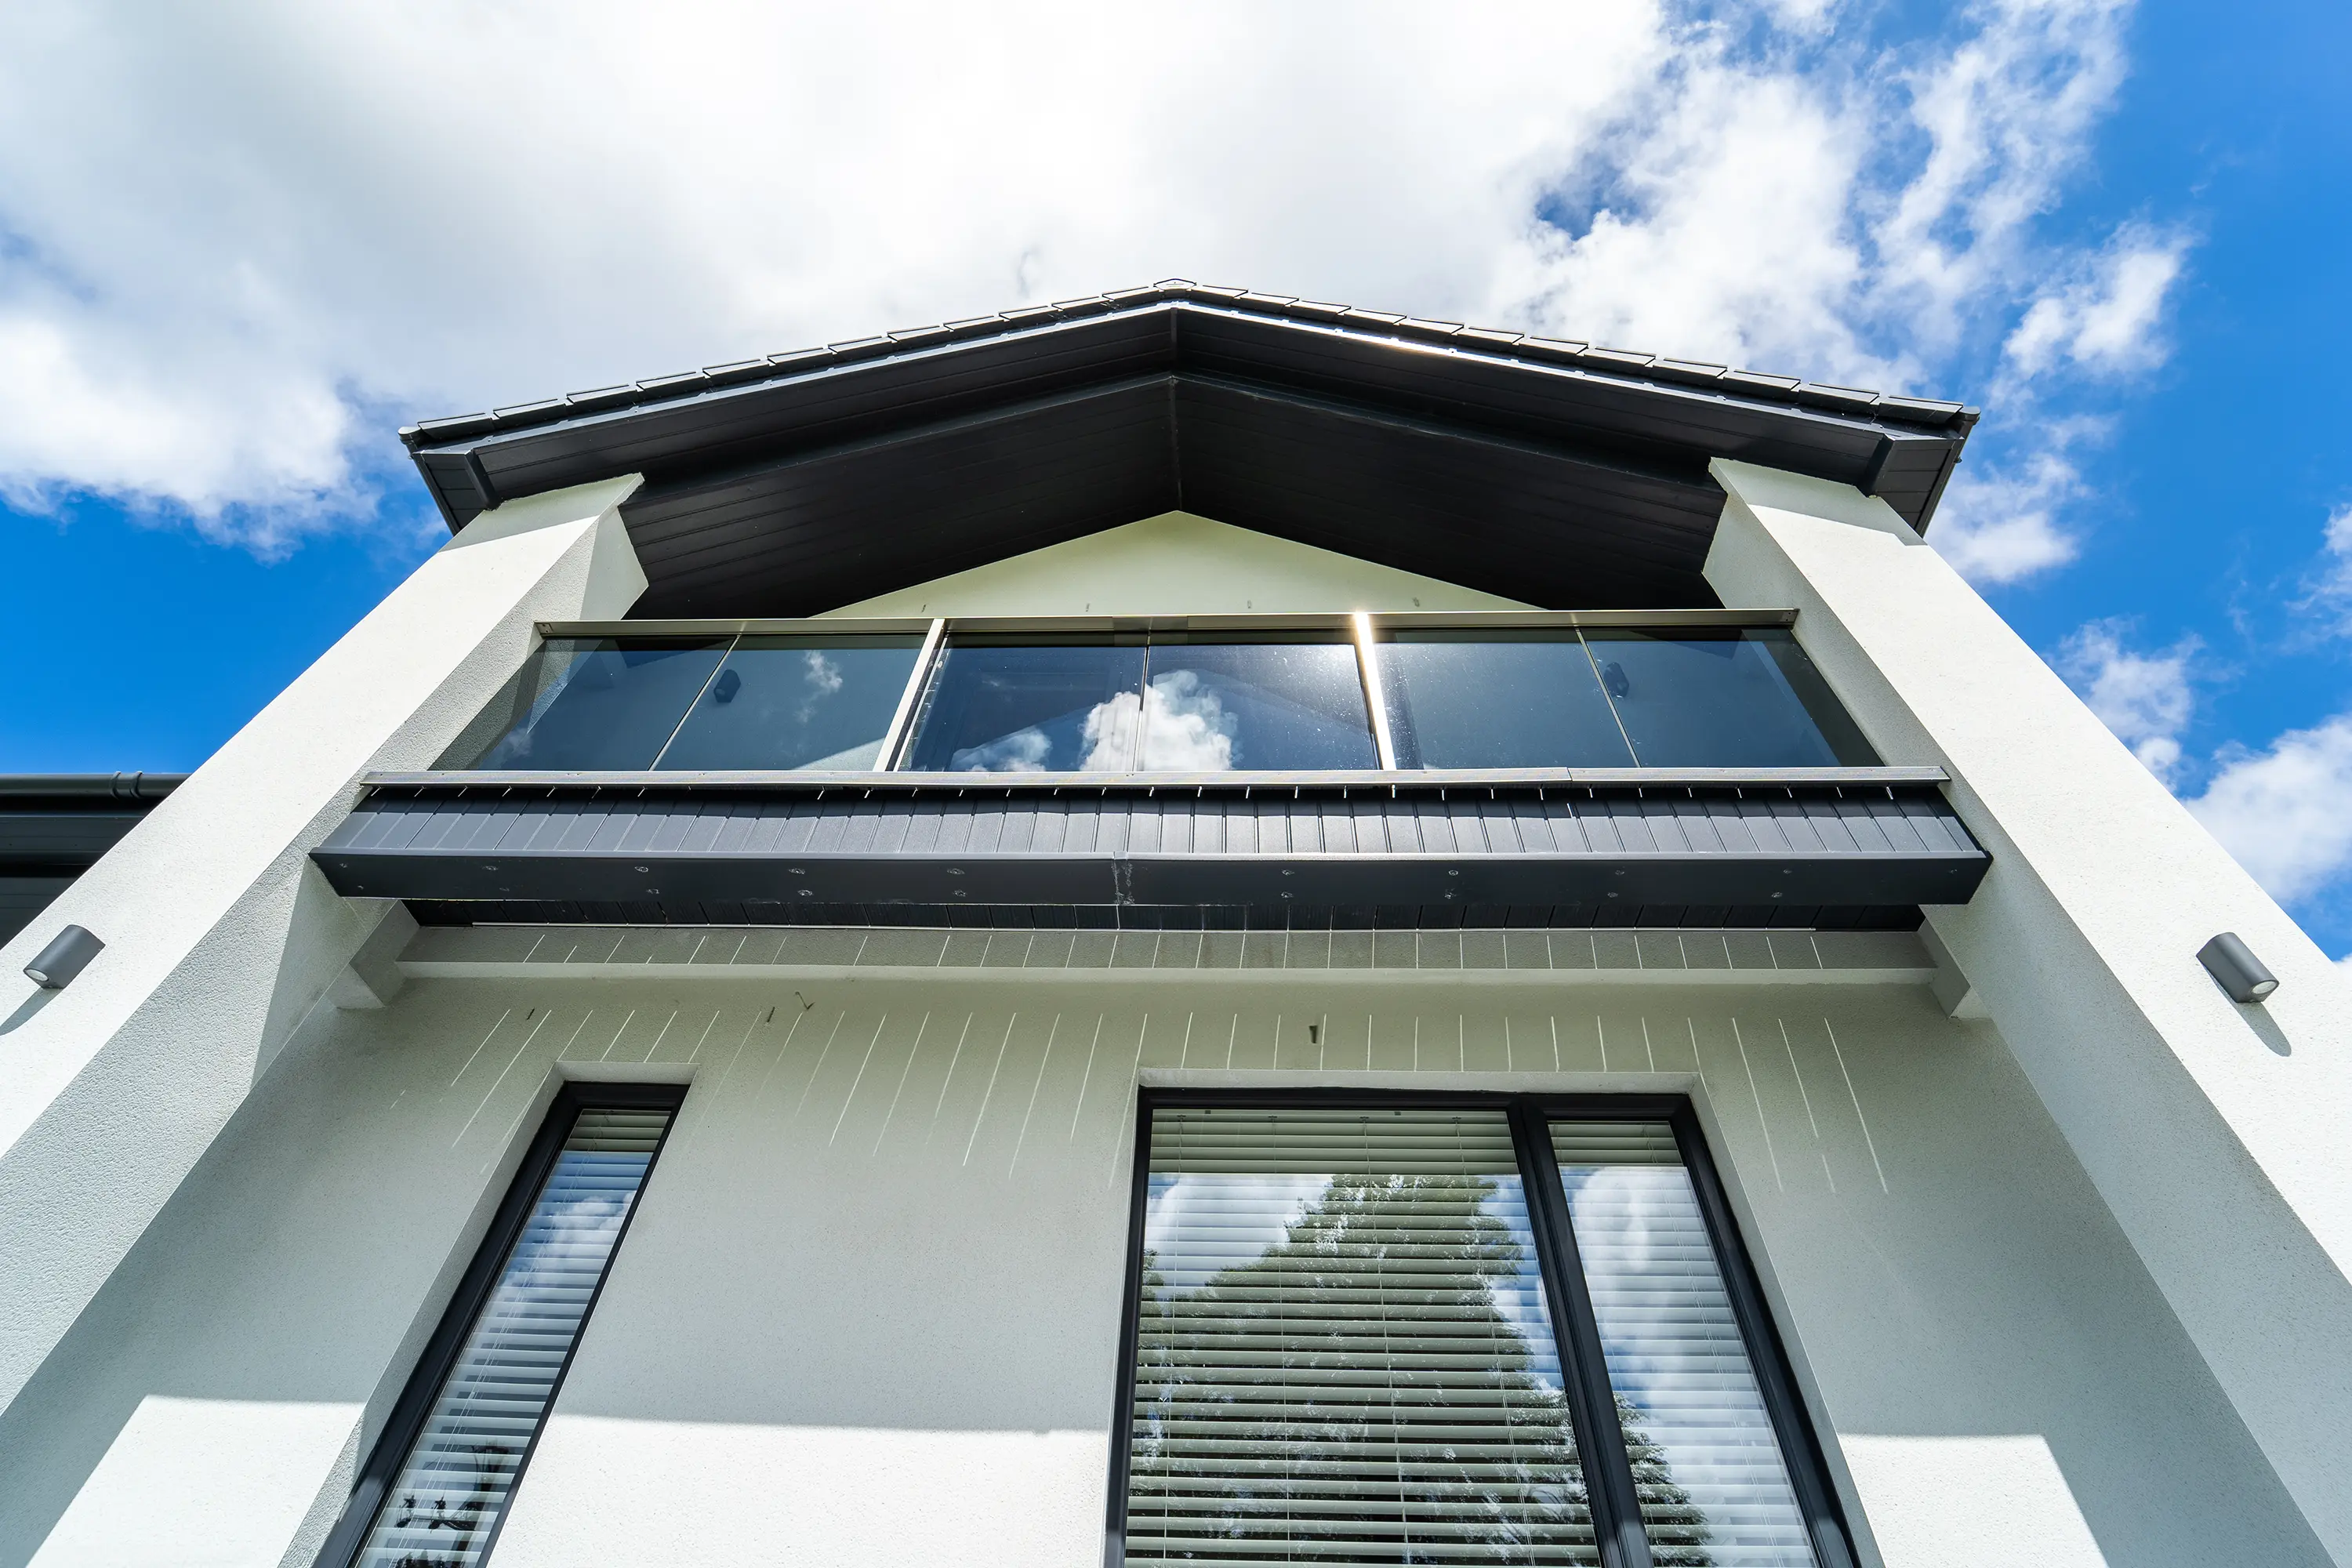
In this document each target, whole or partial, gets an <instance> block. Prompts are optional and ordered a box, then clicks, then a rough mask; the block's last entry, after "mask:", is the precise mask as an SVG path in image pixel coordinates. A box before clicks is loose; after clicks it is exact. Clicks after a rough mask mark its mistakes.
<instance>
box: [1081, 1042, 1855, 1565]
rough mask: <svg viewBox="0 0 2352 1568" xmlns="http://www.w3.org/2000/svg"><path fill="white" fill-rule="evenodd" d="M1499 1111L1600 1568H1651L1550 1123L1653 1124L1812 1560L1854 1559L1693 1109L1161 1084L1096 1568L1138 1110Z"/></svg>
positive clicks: (1124, 1459) (1118, 1538) (1627, 1097)
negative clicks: (1671, 1158)
mask: <svg viewBox="0 0 2352 1568" xmlns="http://www.w3.org/2000/svg"><path fill="white" fill-rule="evenodd" d="M1204 1108H1206V1109H1216V1110H1223V1109H1226V1108H1231V1109H1234V1110H1449V1109H1462V1110H1501V1111H1503V1112H1505V1113H1506V1115H1507V1117H1508V1119H1509V1121H1510V1128H1511V1142H1512V1147H1513V1150H1514V1152H1516V1153H1517V1156H1518V1163H1519V1180H1520V1184H1521V1185H1522V1187H1523V1188H1524V1189H1525V1191H1526V1193H1527V1195H1528V1219H1529V1222H1530V1228H1531V1229H1532V1230H1533V1231H1534V1234H1535V1238H1536V1258H1537V1263H1538V1268H1539V1269H1540V1271H1541V1274H1542V1278H1543V1284H1544V1295H1545V1299H1546V1300H1547V1303H1548V1304H1549V1308H1550V1313H1551V1319H1552V1332H1553V1337H1554V1339H1555V1341H1556V1342H1557V1343H1558V1346H1559V1363H1560V1375H1561V1383H1562V1386H1563V1389H1564V1392H1565V1393H1566V1395H1567V1400H1568V1405H1569V1416H1570V1422H1571V1423H1572V1424H1573V1426H1574V1427H1575V1433H1576V1447H1577V1453H1578V1456H1579V1458H1580V1462H1581V1464H1582V1466H1583V1469H1584V1482H1585V1493H1586V1498H1587V1501H1588V1504H1589V1506H1590V1507H1591V1510H1592V1533H1593V1540H1594V1542H1595V1543H1596V1546H1597V1549H1598V1552H1599V1555H1600V1559H1601V1568H1652V1558H1651V1555H1650V1547H1649V1540H1648V1537H1647V1536H1646V1535H1645V1534H1644V1533H1643V1528H1642V1517H1641V1510H1640V1506H1639V1503H1638V1500H1637V1499H1636V1496H1635V1492H1634V1484H1633V1463H1632V1460H1631V1459H1630V1458H1628V1456H1627V1454H1626V1450H1625V1443H1624V1436H1623V1434H1622V1431H1621V1430H1620V1429H1619V1427H1618V1423H1617V1405H1616V1396H1615V1393H1614V1391H1613V1390H1612V1387H1611V1385H1610V1382H1609V1371H1608V1367H1607V1365H1606V1363H1604V1361H1603V1360H1602V1357H1601V1330H1600V1325H1599V1323H1598V1322H1597V1321H1596V1320H1595V1319H1594V1316H1593V1310H1592V1300H1591V1293H1590V1290H1589V1289H1588V1287H1587V1285H1586V1282H1585V1277H1584V1270H1583V1268H1582V1265H1581V1264H1580V1261H1579V1258H1578V1254H1577V1249H1576V1235H1575V1231H1574V1228H1573V1226H1571V1225H1570V1220H1569V1209H1568V1193H1567V1187H1566V1184H1565V1183H1563V1182H1562V1180H1561V1179H1560V1173H1559V1159H1558V1157H1557V1156H1556V1155H1555V1154H1554V1153H1553V1151H1552V1144H1551V1133H1550V1128H1549V1123H1550V1122H1551V1121H1553V1120H1554V1119H1560V1120H1573V1121H1663V1122H1664V1123H1666V1124H1667V1125H1668V1126H1669V1127H1670V1128H1672V1129H1673V1131H1674V1135H1675V1150H1676V1152H1678V1153H1679V1154H1680V1155H1681V1157H1682V1161H1683V1165H1684V1168H1685V1170H1686V1171H1688V1173H1690V1182H1691V1187H1692V1190H1693V1191H1694V1192H1695V1193H1696V1194H1697V1198H1698V1207H1699V1213H1700V1215H1701V1216H1702V1217H1703V1219H1704V1221H1705V1223H1706V1231H1707V1239H1708V1241H1709V1242H1710V1243H1711V1244H1712V1245H1713V1247H1714V1248H1715V1257H1716V1261H1717V1267H1718V1268H1720V1269H1721V1271H1722V1275H1723V1285H1724V1293H1725V1294H1726V1295H1727V1296H1728V1297H1729V1298H1730V1300H1731V1310H1732V1315H1733V1317H1734V1318H1735V1319H1736V1320H1737V1321H1738V1325H1739V1333H1740V1340H1741V1342H1742V1343H1743V1344H1744V1345H1745V1346H1746V1348H1747V1351H1748V1363H1749V1365H1750V1366H1751V1367H1752V1368H1753V1369H1754V1372H1755V1375H1756V1384H1757V1389H1758V1391H1759V1394H1761V1395H1762V1397H1763V1402H1764V1409H1765V1412H1766V1414H1767V1415H1769V1418H1770V1420H1771V1423H1772V1433H1773V1436H1774V1437H1775V1438H1777V1439H1778V1440H1779V1442H1780V1454H1781V1458H1782V1459H1783V1461H1784V1462H1785V1464H1786V1465H1787V1467H1788V1471H1789V1485H1790V1490H1791V1491H1793V1492H1794V1493H1795V1495H1796V1500H1797V1507H1798V1510H1799V1511H1800V1512H1801V1513H1802V1514H1803V1516H1804V1520H1805V1528H1806V1532H1807V1534H1808V1535H1809V1537H1810V1538H1811V1542H1812V1548H1813V1554H1814V1556H1815V1558H1816V1559H1817V1560H1818V1562H1819V1563H1820V1564H1821V1568H1855V1565H1856V1564H1857V1563H1859V1561H1860V1559H1859V1557H1858V1555H1857V1554H1856V1552H1855V1551H1854V1547H1853V1531H1852V1530H1851V1528H1850V1527H1849V1526H1848V1524H1847V1522H1846V1516H1845V1510H1844V1507H1843V1503H1842V1502H1841V1501H1840V1500H1839V1498H1838V1495H1837V1489H1836V1487H1835V1486H1834V1485H1833V1484H1832V1480H1831V1478H1830V1470H1829V1463H1828V1458H1827V1455H1826V1453H1825V1451H1824V1449H1823V1447H1822V1441H1821V1436H1820V1434H1819V1432H1818V1430H1817V1429H1816V1427H1815V1426H1814V1424H1813V1419H1812V1414H1811V1411H1810V1410H1809V1409H1808V1408H1807V1407H1806V1405H1805V1402H1804V1399H1803V1397H1802V1395H1801V1394H1800V1392H1799V1391H1798V1388H1797V1382H1796V1376H1795V1373H1794V1372H1793V1370H1792V1369H1791V1367H1790V1361H1789V1354H1788V1350H1787V1347H1786V1345H1785V1344H1784V1343H1783V1342H1782V1341H1781V1338H1780V1330H1779V1328H1778V1327H1777V1325H1776V1324H1775V1323H1774V1321H1773V1319H1772V1314H1771V1311H1770V1310H1769V1307H1768V1306H1767V1304H1766V1302H1765V1300H1764V1291H1763V1287H1762V1285H1761V1284H1760V1283H1759V1279H1758V1278H1757V1274H1756V1268H1755V1263H1754V1260H1753V1258H1752V1257H1751V1255H1750V1254H1749V1251H1748V1245H1747V1241H1746V1239H1745V1238H1744V1237H1742V1236H1741V1234H1740V1230H1739V1225H1738V1218H1737V1216H1736V1215H1734V1214H1733V1213H1732V1209H1731V1205H1730V1202H1729V1200H1728V1198H1727V1196H1726V1195H1725V1192H1724V1187H1723V1181H1722V1177H1721V1175H1720V1174H1719V1173H1718V1172H1717V1169H1716V1164H1715V1160H1714V1157H1713V1155H1712V1154H1711V1153H1710V1152H1709V1151H1708V1149H1707V1145H1706V1136H1705V1133H1704V1132H1703V1131H1702V1130H1701V1128H1700V1126H1699V1121H1698V1112H1697V1110H1696V1108H1695V1107H1694V1106H1693V1104H1692V1102H1691V1100H1690V1097H1689V1096H1687V1095H1680V1094H1544V1093H1517V1092H1510V1091H1505V1090H1426V1091H1425V1090H1421V1089H1172V1088H1153V1087H1150V1086H1146V1087H1144V1088H1142V1089H1139V1091H1138V1094H1137V1103H1136V1112H1135V1144H1134V1152H1135V1163H1134V1170H1133V1172H1132V1173H1131V1179H1130V1183H1129V1212H1128V1235H1127V1250H1126V1254H1125V1258H1126V1268H1127V1281H1126V1288H1125V1293H1124V1297H1123V1300H1122V1306H1121V1313H1120V1320H1119V1336H1118V1382H1117V1384H1116V1391H1115V1393H1114V1394H1113V1412H1112V1426H1111V1442H1110V1492H1109V1496H1108V1500H1107V1503H1106V1512H1105V1518H1104V1530H1103V1563H1104V1565H1105V1568H1125V1563H1126V1560H1127V1504H1128V1482H1129V1463H1130V1462H1131V1459H1132V1456H1133V1450H1134V1426H1135V1374H1136V1357H1137V1353H1138V1351H1139V1345H1140V1341H1141V1337H1142V1314H1143V1237H1144V1224H1145V1219H1146V1212H1145V1211H1146V1209H1147V1208H1148V1206H1149V1204H1150V1184H1151V1117H1152V1112H1153V1111H1154V1110H1163V1109H1166V1110H1175V1109H1182V1110H1198V1109H1204Z"/></svg>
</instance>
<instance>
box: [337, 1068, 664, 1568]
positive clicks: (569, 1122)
mask: <svg viewBox="0 0 2352 1568" xmlns="http://www.w3.org/2000/svg"><path fill="white" fill-rule="evenodd" d="M686 1090H687V1086H686V1085H684V1084H682V1083H583V1082H577V1081H573V1082H567V1083H565V1084H564V1085H563V1087H562V1088H561V1089H558V1090H557V1091H556V1095H555V1099H554V1100H552V1101H551V1103H550V1104H549V1106H548V1108H547V1114H546V1116H545V1118H544V1119H543V1120H542V1121H541V1123H540V1128H539V1131H538V1133H537V1135H536V1136H534V1137H533V1138H532V1140H531V1142H530V1148H529V1149H528V1150H526V1151H525V1152H524V1153H523V1157H522V1163H520V1165H518V1166H517V1167H516V1169H515V1173H514V1175H513V1177H512V1178H511V1180H510V1181H509V1184H508V1187H507V1192H506V1196H505V1197H504V1198H502V1199H500V1200H499V1206H498V1209H497V1211H496V1212H495V1213H494V1214H493V1215H491V1218H490V1224H489V1228H488V1230H486V1231H484V1232H483V1234H482V1238H481V1240H480V1241H479V1242H478V1243H476V1244H475V1249H474V1257H473V1260H472V1261H471V1262H470V1263H468V1264H467V1266H466V1272H465V1273H464V1274H463V1275H461V1276H459V1278H458V1280H457V1290H456V1291H455V1292H454V1293H453V1294H452V1295H451V1296H450V1298H449V1304H448V1305H447V1306H446V1307H445V1308H443V1309H442V1312H441V1321H439V1322H438V1323H436V1325H435V1326H434V1330H433V1334H432V1337H431V1338H430V1339H428V1340H426V1341H425V1349H424V1350H423V1351H422V1352H420V1353H419V1354H418V1356H417V1358H416V1364H415V1366H414V1367H412V1368H410V1370H409V1373H408V1381H407V1382H406V1383H405V1384H403V1385H402V1387H401V1391H400V1397H399V1398H397V1399H396V1400H394V1402H393V1405H392V1412H391V1414H390V1415H387V1416H386V1417H385V1418H384V1423H383V1431H382V1432H381V1433H379V1434H377V1436H376V1440H375V1442H374V1444H373V1446H372V1447H370V1448H369V1450H368V1457H367V1460H366V1462H365V1463H364V1464H362V1466H361V1467H360V1468H359V1473H358V1475H357V1476H356V1477H354V1478H353V1479H352V1494H351V1496H350V1498H349V1499H348V1500H346V1501H345V1502H344V1504H343V1510H342V1512H341V1514H340V1515H339V1516H338V1517H337V1518H336V1520H335V1525H334V1528H333V1529H332V1530H331V1531H328V1532H327V1539H326V1542H325V1544H323V1545H322V1546H320V1549H319V1555H318V1556H317V1557H316V1558H315V1559H313V1562H314V1563H315V1565H316V1568H352V1564H354V1563H357V1561H358V1560H359V1554H360V1552H361V1549H362V1548H363V1547H364V1546H366V1544H367V1538H368V1534H369V1532H370V1531H372V1530H373V1529H374V1527H375V1521H376V1519H377V1517H378V1516H379V1515H381V1514H382V1513H383V1507H384V1503H385V1501H386V1500H387V1498H388V1495H389V1493H390V1490H391V1487H392V1482H393V1479H394V1477H396V1476H397V1475H398V1474H399V1473H400V1469H401V1467H402V1466H403V1465H404V1463H406V1461H407V1458H408V1455H409V1451H410V1450H411V1449H412V1448H414V1447H415V1446H416V1440H417V1438H418V1436H420V1435H421V1434H422V1433H423V1431H424V1427H425V1421H426V1419H427V1418H428V1417H430V1415H432V1413H433V1402H434V1400H435V1398H436V1396H437V1395H438V1394H439V1393H440V1392H441V1385H442V1384H444V1383H445V1382H446V1381H447V1380H448V1377H449V1373H450V1372H451V1371H452V1370H453V1369H454V1368H455V1366H456V1365H457V1357H458V1354H459V1352H462V1351H463V1350H464V1349H465V1345H466V1336H467V1333H468V1332H469V1331H471V1330H472V1329H473V1326H474V1321H475V1319H477V1318H478V1317H479V1316H480V1315H481V1312H482V1309H483V1307H484V1306H485V1305H487V1304H488V1300H489V1298H490V1292H491V1291H492V1290H493V1289H496V1287H497V1285H498V1281H499V1273H500V1272H501V1271H502V1270H503V1269H504V1268H505V1267H506V1260H507V1255H508V1254H509V1252H511V1251H512V1250H513V1248H514V1245H515V1242H516V1240H517V1238H519V1237H520V1236H521V1234H522V1229H523V1226H524V1225H525V1224H526V1223H527V1222H528V1221H529V1220H530V1213H531V1210H532V1208H533V1207H534V1206H535V1205H537V1204H538V1202H539V1194H540V1189H541V1187H542V1186H544V1185H545V1184H546V1183H547V1178H548V1175H549V1173H551V1172H552V1171H553V1170H554V1168H555V1162H556V1160H557V1158H558V1157H559V1156H560V1155H561V1154H562V1152H563V1145H564V1143H565V1142H566V1141H567V1140H569V1139H570V1138H571V1136H572V1128H573V1127H574V1126H575V1125H576V1124H577V1123H578V1121H579V1120H580V1113H581V1112H582V1111H584V1110H655V1109H659V1110H667V1111H668V1112H669V1121H668V1122H667V1124H666V1125H665V1126H664V1127H663V1128H662V1133H661V1137H660V1139H659V1140H658V1141H656V1143H655V1144H654V1152H653V1155H652V1157H651V1158H650V1159H648V1160H647V1161H646V1173H645V1175H644V1177H643V1178H642V1179H641V1180H640V1181H639V1183H638V1186H637V1201H633V1202H632V1203H631V1204H630V1205H629V1212H628V1213H627V1214H626V1215H624V1216H622V1220H621V1228H620V1230H619V1232H618V1233H617V1234H616V1235H615V1236H614V1237H613V1249H612V1258H611V1259H608V1260H607V1262H606V1264H605V1267H604V1273H603V1274H602V1275H601V1276H599V1277H598V1279H597V1280H596V1288H595V1289H594V1290H593V1291H591V1292H590V1293H589V1297H588V1304H587V1306H586V1307H585V1308H583V1310H582V1311H581V1314H580V1334H579V1335H578V1336H575V1337H574V1338H573V1340H572V1343H571V1345H570V1347H569V1348H567V1349H566V1350H565V1351H564V1352H563V1361H562V1364H561V1365H560V1366H558V1367H557V1368H556V1371H555V1378H554V1381H553V1382H552V1383H551V1384H550V1385H549V1387H548V1394H547V1405H548V1410H549V1412H550V1413H552V1412H553V1410H554V1408H555V1402H556V1400H557V1399H558V1398H560V1397H562V1393H563V1384H564V1380H565V1379H566V1378H567V1377H569V1376H570V1375H571V1373H572V1359H573V1358H574V1357H575V1356H577V1355H578V1354H579V1352H580V1340H581V1339H582V1338H584V1337H585V1336H586V1333H587V1330H588V1323H589V1321H590V1320H591V1319H593V1317H594V1316H595V1315H596V1304H597V1302H598V1301H600V1300H603V1299H604V1286H605V1284H606V1283H607V1282H608V1281H609V1280H610V1279H612V1277H613V1269H612V1259H617V1258H619V1257H620V1255H621V1248H622V1247H623V1246H625V1244H626V1243H627V1241H628V1239H629V1227H630V1226H634V1225H635V1224H636V1220H637V1211H638V1210H639V1208H641V1207H642V1206H643V1203H642V1200H643V1198H644V1196H645V1189H646V1186H647V1185H649V1184H651V1183H652V1181H653V1174H654V1169H655V1167H656V1166H657V1165H658V1164H660V1163H661V1157H662V1153H663V1152H664V1151H665V1150H667V1148H668V1147H669V1139H670V1134H671V1133H672V1132H674V1131H677V1113H678V1110H679V1108H680V1107H681V1106H682V1105H683V1104H684V1103H685V1101H686ZM546 1430H547V1422H546V1420H545V1419H544V1418H542V1419H541V1422H540V1424H539V1426H538V1427H537V1428H536V1429H535V1430H533V1431H532V1433H531V1435H530V1442H529V1443H527V1444H526V1445H524V1447H523V1451H522V1457H521V1458H520V1459H518V1460H517V1461H516V1463H515V1472H514V1482H513V1488H514V1489H520V1487H521V1485H522V1479H523V1477H524V1476H525V1475H527V1474H528V1473H529V1472H530V1461H531V1457H532V1456H533V1455H534V1454H536V1453H537V1452H538V1451H539V1440H540V1438H541V1436H543V1435H544V1434H545V1432H546ZM512 1500H513V1491H512V1490H510V1491H509V1494H508V1506H507V1507H506V1508H502V1509H500V1510H499V1517H498V1518H497V1519H496V1520H495V1521H492V1523H491V1525H490V1529H489V1532H488V1534H487V1535H486V1536H485V1537H484V1538H483V1541H482V1550H481V1555H480V1559H479V1560H480V1561H481V1562H483V1563H488V1561H489V1558H490V1553H491V1552H493V1551H495V1550H496V1549H497V1547H498V1543H499V1535H500V1534H501V1533H503V1532H504V1531H505V1530H506V1523H507V1515H508V1513H509V1512H510V1511H511V1510H512Z"/></svg>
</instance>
